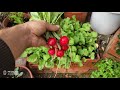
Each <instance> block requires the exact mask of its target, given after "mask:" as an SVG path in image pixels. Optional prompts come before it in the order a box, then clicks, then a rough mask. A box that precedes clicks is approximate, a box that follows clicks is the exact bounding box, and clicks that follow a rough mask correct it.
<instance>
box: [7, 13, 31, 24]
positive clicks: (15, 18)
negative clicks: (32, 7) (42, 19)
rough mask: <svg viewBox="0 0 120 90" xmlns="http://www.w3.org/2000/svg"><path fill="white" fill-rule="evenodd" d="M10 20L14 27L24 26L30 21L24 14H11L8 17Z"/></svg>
mask: <svg viewBox="0 0 120 90" xmlns="http://www.w3.org/2000/svg"><path fill="white" fill-rule="evenodd" d="M8 19H9V20H10V21H11V23H12V24H13V25H16V24H22V23H24V22H27V21H29V19H28V18H27V17H26V16H25V14H24V13H23V12H10V13H9V15H8Z"/></svg>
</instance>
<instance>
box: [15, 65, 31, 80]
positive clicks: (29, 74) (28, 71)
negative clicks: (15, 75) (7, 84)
mask: <svg viewBox="0 0 120 90" xmlns="http://www.w3.org/2000/svg"><path fill="white" fill-rule="evenodd" d="M16 67H19V68H20V70H21V71H24V72H26V73H28V76H23V78H33V75H32V72H31V71H30V70H29V69H28V68H27V67H25V66H16Z"/></svg>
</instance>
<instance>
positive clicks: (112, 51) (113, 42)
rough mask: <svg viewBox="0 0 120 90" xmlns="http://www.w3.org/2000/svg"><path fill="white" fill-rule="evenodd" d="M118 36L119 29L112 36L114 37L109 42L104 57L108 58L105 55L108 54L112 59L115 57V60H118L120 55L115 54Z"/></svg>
mask: <svg viewBox="0 0 120 90" xmlns="http://www.w3.org/2000/svg"><path fill="white" fill-rule="evenodd" d="M119 34H120V29H118V30H117V32H116V33H115V34H114V36H113V37H112V39H111V40H110V42H109V44H108V46H107V48H106V50H105V53H104V57H109V55H107V54H110V55H112V56H113V57H116V58H117V59H119V60H120V55H118V54H117V53H116V46H117V42H118V41H119V39H118V35H119Z"/></svg>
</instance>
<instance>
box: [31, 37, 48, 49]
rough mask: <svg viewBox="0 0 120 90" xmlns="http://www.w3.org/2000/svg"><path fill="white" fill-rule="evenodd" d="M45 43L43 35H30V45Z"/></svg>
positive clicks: (35, 45)
mask: <svg viewBox="0 0 120 90" xmlns="http://www.w3.org/2000/svg"><path fill="white" fill-rule="evenodd" d="M46 45H47V43H46V41H45V39H44V38H43V37H36V36H34V37H32V47H39V46H46Z"/></svg>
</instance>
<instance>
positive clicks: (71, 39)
mask: <svg viewBox="0 0 120 90" xmlns="http://www.w3.org/2000/svg"><path fill="white" fill-rule="evenodd" d="M69 45H74V39H73V38H72V37H70V40H69Z"/></svg>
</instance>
